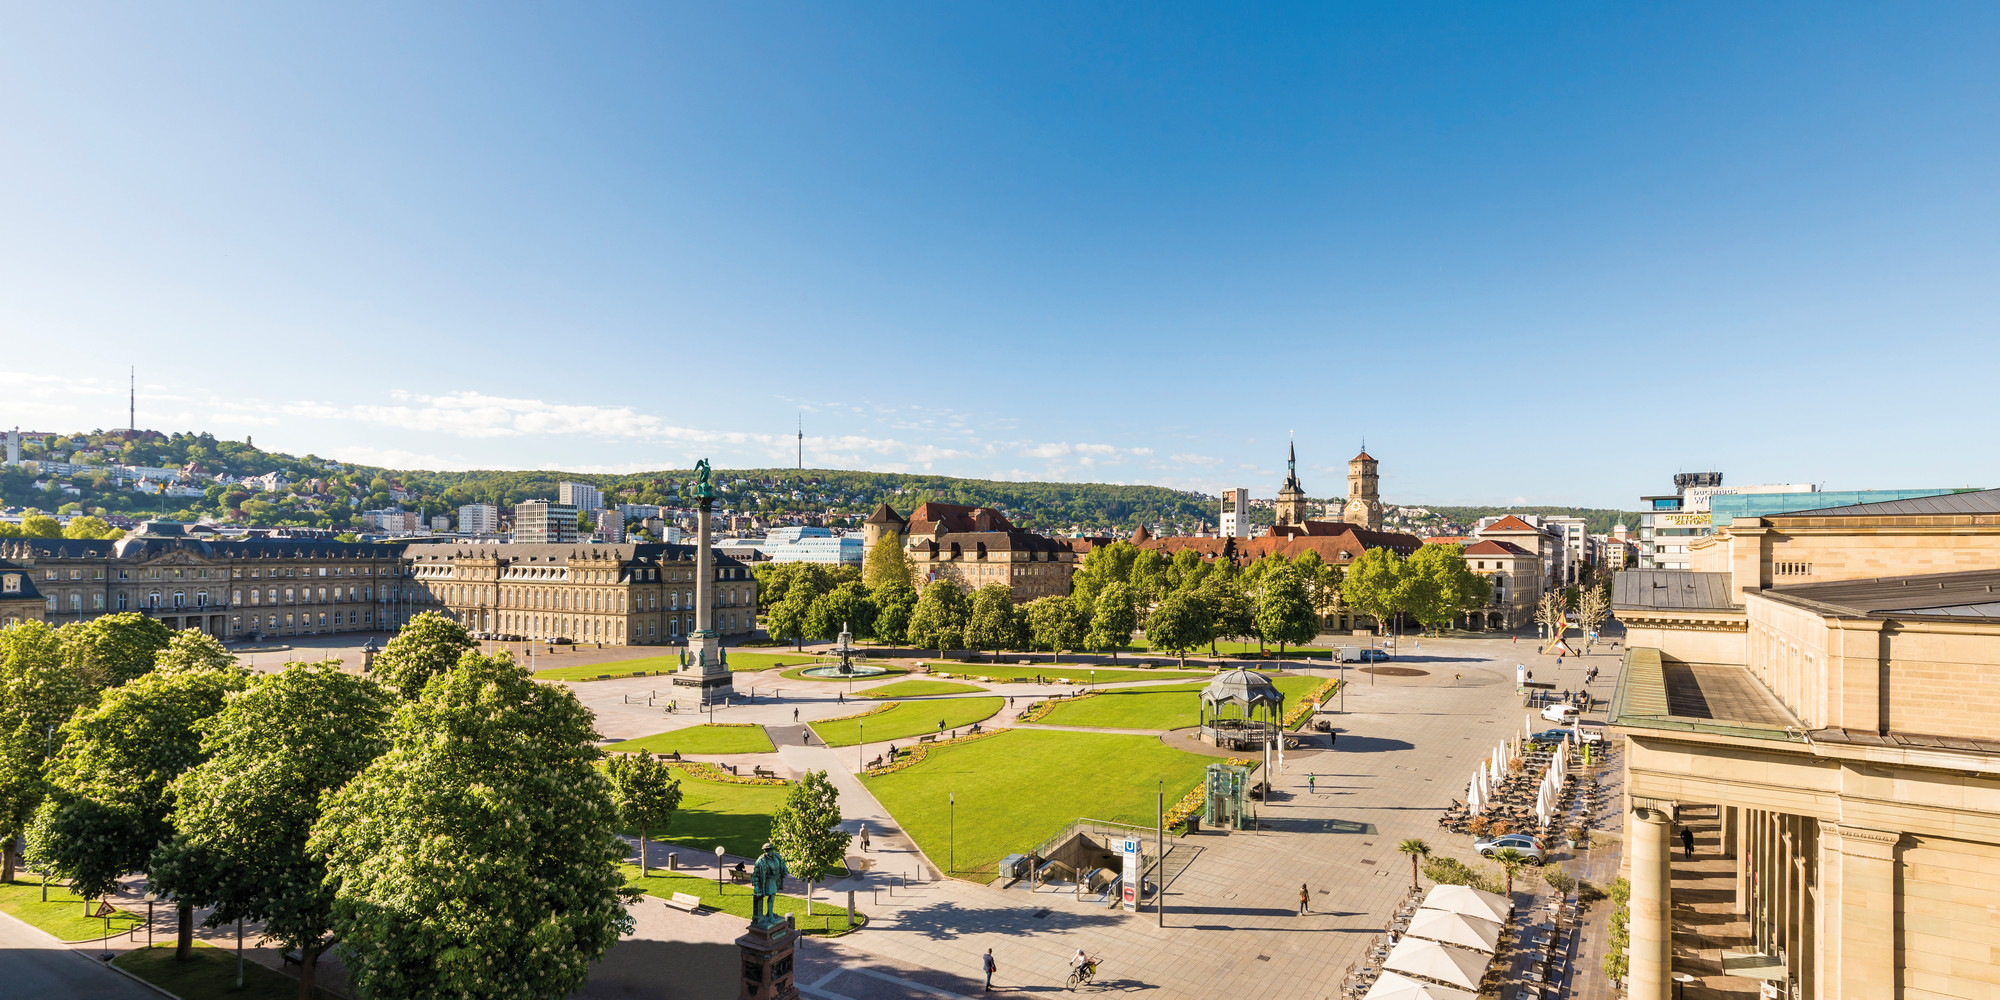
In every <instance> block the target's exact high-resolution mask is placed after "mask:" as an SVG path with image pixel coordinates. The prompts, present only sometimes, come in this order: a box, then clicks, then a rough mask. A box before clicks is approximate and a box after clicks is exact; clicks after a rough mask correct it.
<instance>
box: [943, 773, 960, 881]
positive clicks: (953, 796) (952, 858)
mask: <svg viewBox="0 0 2000 1000" xmlns="http://www.w3.org/2000/svg"><path fill="white" fill-rule="evenodd" d="M945 801H946V802H947V803H948V804H949V806H950V808H949V810H948V813H949V817H950V818H949V822H950V828H951V853H950V854H949V855H948V856H947V857H948V860H947V861H946V864H947V865H948V866H949V869H950V870H951V871H954V872H955V871H957V870H958V793H957V792H947V793H945Z"/></svg>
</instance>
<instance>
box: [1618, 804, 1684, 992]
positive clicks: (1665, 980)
mask: <svg viewBox="0 0 2000 1000" xmlns="http://www.w3.org/2000/svg"><path fill="white" fill-rule="evenodd" d="M1625 829H1626V843H1627V845H1628V846H1630V848H1631V857H1632V898H1631V901H1630V902H1629V903H1628V904H1627V905H1628V906H1629V907H1630V909H1631V923H1630V925H1629V927H1630V932H1631V940H1632V945H1631V970H1630V972H1629V973H1627V976H1626V991H1627V995H1629V996H1630V997H1632V998H1633V1000H1669V997H1670V995H1671V994H1670V993H1669V989H1670V988H1671V985H1672V984H1671V981H1670V977H1671V975H1672V973H1673V964H1674V953H1673V934H1674V928H1673V907H1672V898H1671V892H1672V887H1673V869H1672V858H1673V844H1672V842H1671V840H1670V838H1669V835H1668V823H1667V816H1666V814H1665V813H1662V812H1660V811H1659V810H1657V809H1634V810H1632V811H1631V812H1630V813H1627V814H1626V817H1625Z"/></svg>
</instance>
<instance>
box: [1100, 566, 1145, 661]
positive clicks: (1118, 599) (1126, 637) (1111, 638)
mask: <svg viewBox="0 0 2000 1000" xmlns="http://www.w3.org/2000/svg"><path fill="white" fill-rule="evenodd" d="M1138 627H1139V612H1138V610H1137V609H1136V608H1134V607H1133V606H1132V588H1130V587H1128V586H1126V585H1125V584H1122V583H1111V584H1106V585H1105V586H1104V589H1102V590H1100V591H1098V592H1097V605H1096V607H1095V608H1093V609H1092V610H1091V615H1090V638H1089V642H1090V645H1091V648H1093V649H1108V650H1110V651H1111V662H1113V663H1116V662H1118V647H1120V646H1123V645H1125V644H1126V643H1128V642H1131V641H1132V632H1133V631H1134V630H1136V629H1137V628H1138Z"/></svg>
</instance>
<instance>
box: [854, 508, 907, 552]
mask: <svg viewBox="0 0 2000 1000" xmlns="http://www.w3.org/2000/svg"><path fill="white" fill-rule="evenodd" d="M909 530H910V521H909V519H908V518H906V517H904V516H903V515H901V514H898V513H896V510H895V508H893V507H890V506H889V505H888V504H886V503H885V504H883V505H881V506H880V507H877V508H875V513H873V514H870V515H868V520H866V521H863V522H861V550H862V551H863V552H872V551H874V549H875V543H876V542H879V541H881V540H882V539H883V538H886V537H888V536H890V535H894V536H896V538H897V539H899V540H901V539H902V538H903V536H904V535H906V534H908V533H909Z"/></svg>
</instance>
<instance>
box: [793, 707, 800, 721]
mask: <svg viewBox="0 0 2000 1000" xmlns="http://www.w3.org/2000/svg"><path fill="white" fill-rule="evenodd" d="M792 721H793V722H797V721H799V710H798V709H796V708H795V709H792Z"/></svg>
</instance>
